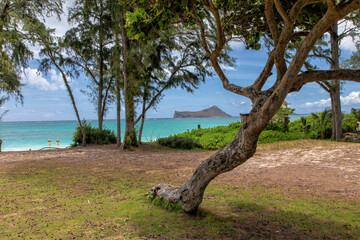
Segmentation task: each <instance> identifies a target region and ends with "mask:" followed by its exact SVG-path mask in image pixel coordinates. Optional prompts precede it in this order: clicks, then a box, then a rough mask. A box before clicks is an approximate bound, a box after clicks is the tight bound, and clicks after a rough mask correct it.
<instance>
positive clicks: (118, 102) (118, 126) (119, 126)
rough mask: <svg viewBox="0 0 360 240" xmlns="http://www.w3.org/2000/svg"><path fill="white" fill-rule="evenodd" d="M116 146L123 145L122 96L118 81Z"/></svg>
mask: <svg viewBox="0 0 360 240" xmlns="http://www.w3.org/2000/svg"><path fill="white" fill-rule="evenodd" d="M116 89H117V90H116V135H117V137H116V147H118V148H119V147H120V146H121V119H120V113H121V102H120V101H121V98H120V84H119V83H118V82H117V83H116Z"/></svg>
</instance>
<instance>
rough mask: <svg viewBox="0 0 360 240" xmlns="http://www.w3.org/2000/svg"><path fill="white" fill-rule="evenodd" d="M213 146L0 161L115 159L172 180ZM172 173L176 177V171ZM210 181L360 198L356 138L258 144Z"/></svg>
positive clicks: (86, 151) (7, 155)
mask: <svg viewBox="0 0 360 240" xmlns="http://www.w3.org/2000/svg"><path fill="white" fill-rule="evenodd" d="M213 153H214V152H193V151H172V150H170V151H152V150H151V149H150V150H149V149H142V150H139V151H134V152H123V151H120V150H117V149H115V147H114V146H89V147H86V148H75V149H62V150H47V151H24V152H2V153H0V164H1V165H2V164H4V165H8V164H9V165H13V164H21V162H30V161H64V163H65V162H74V161H75V162H76V161H81V162H83V161H90V162H93V163H98V164H106V165H111V164H114V163H116V164H117V165H118V164H119V162H121V164H122V165H123V166H124V167H126V169H128V170H130V171H133V172H134V173H135V174H136V172H138V171H140V172H147V173H157V172H158V173H162V174H164V172H165V173H166V175H168V176H169V175H170V176H171V175H172V176H174V179H176V180H175V181H177V182H175V183H179V182H181V181H186V179H188V178H189V177H190V176H191V174H192V173H193V171H194V169H195V168H196V166H198V165H199V163H200V162H201V161H202V160H204V159H205V158H206V157H208V156H210V155H211V154H213ZM175 176H176V177H175ZM215 181H226V182H229V183H231V184H235V185H240V186H241V185H249V184H252V185H256V186H259V185H260V186H264V187H274V188H277V189H282V190H284V191H286V192H289V194H297V193H300V194H301V195H304V194H311V195H313V194H316V195H320V196H326V197H336V198H346V199H354V200H360V144H351V143H330V142H324V141H294V142H284V143H275V144H268V145H261V146H259V147H258V151H257V153H256V154H255V156H254V157H253V158H251V159H249V160H248V161H247V162H246V163H244V164H243V165H241V166H239V167H237V168H236V169H234V170H233V171H231V172H228V173H225V174H222V175H220V176H218V177H217V178H216V179H215Z"/></svg>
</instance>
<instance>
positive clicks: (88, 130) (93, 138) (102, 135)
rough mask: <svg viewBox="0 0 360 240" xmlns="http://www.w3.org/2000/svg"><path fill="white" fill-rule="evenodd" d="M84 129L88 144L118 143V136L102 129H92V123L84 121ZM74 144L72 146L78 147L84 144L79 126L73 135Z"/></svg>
mask: <svg viewBox="0 0 360 240" xmlns="http://www.w3.org/2000/svg"><path fill="white" fill-rule="evenodd" d="M82 125H83V129H84V131H85V135H86V143H87V144H114V143H116V135H115V133H114V131H111V130H108V129H103V130H102V131H100V129H98V128H95V127H92V126H91V124H90V123H87V122H86V121H84V122H83V123H82ZM73 142H74V143H73V144H72V146H78V145H81V144H82V133H81V129H80V127H79V126H77V127H76V129H75V132H74V133H73Z"/></svg>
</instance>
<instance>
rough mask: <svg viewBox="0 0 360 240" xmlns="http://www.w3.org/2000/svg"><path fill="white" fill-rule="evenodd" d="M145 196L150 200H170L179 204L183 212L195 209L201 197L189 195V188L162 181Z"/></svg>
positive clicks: (190, 211)
mask: <svg viewBox="0 0 360 240" xmlns="http://www.w3.org/2000/svg"><path fill="white" fill-rule="evenodd" d="M146 196H148V197H149V198H150V200H151V201H155V200H156V199H160V200H161V201H164V202H170V203H173V204H177V205H179V206H180V207H181V208H182V210H183V211H184V212H187V213H192V212H194V211H196V210H197V208H198V206H199V205H200V203H201V200H202V196H201V199H198V198H197V199H196V198H194V197H190V194H189V190H188V189H186V187H185V185H183V186H180V187H179V186H172V185H170V184H166V183H162V184H159V185H157V186H155V187H153V188H152V189H151V190H150V191H148V192H147V194H146Z"/></svg>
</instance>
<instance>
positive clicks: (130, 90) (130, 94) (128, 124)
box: [120, 11, 137, 149]
mask: <svg viewBox="0 0 360 240" xmlns="http://www.w3.org/2000/svg"><path fill="white" fill-rule="evenodd" d="M120 26H121V37H122V47H123V48H122V54H123V73H124V100H125V136H124V142H123V144H122V146H123V148H124V149H128V148H130V147H131V146H137V139H136V133H135V122H134V119H135V107H134V87H133V86H132V85H133V83H132V82H131V79H130V78H129V75H130V74H129V69H128V64H129V62H128V61H129V59H128V53H129V48H130V44H129V39H128V36H127V31H126V28H125V18H124V12H123V11H122V12H121V13H120Z"/></svg>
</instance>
